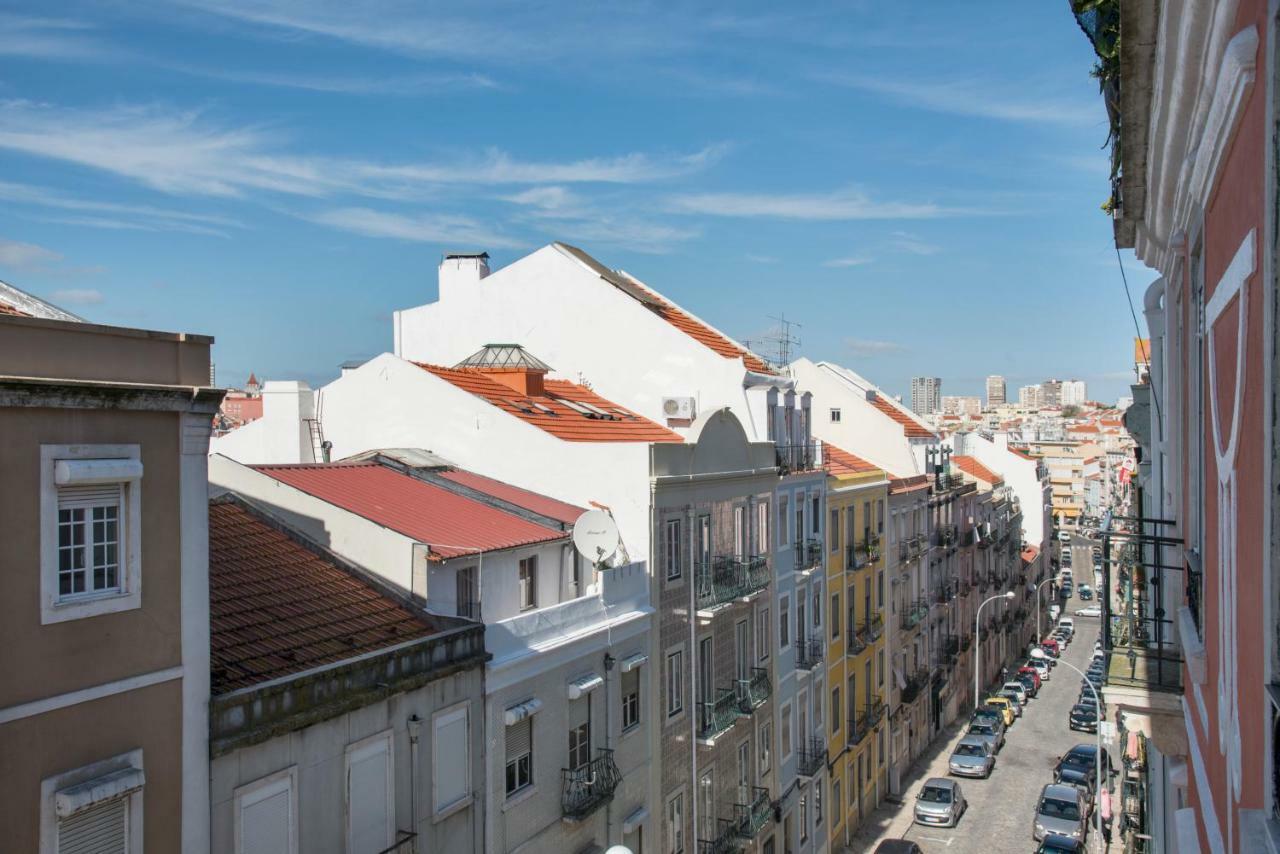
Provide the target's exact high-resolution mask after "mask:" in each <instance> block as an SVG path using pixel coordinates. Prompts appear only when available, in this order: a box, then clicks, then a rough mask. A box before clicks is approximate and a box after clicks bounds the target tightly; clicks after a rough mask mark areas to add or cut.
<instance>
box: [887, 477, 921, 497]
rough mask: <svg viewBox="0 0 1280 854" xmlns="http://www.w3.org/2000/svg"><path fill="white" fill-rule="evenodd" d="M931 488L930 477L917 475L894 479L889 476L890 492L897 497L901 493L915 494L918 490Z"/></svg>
mask: <svg viewBox="0 0 1280 854" xmlns="http://www.w3.org/2000/svg"><path fill="white" fill-rule="evenodd" d="M928 488H929V476H928V475H927V474H916V475H911V476H910V477H894V476H893V475H889V492H891V493H893V494H894V495H897V494H898V493H901V492H915V491H916V490H917V489H928Z"/></svg>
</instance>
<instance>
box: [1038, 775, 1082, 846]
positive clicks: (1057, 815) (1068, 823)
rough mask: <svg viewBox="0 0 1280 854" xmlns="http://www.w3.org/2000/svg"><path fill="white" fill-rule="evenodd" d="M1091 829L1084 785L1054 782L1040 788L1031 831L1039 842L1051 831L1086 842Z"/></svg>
mask: <svg viewBox="0 0 1280 854" xmlns="http://www.w3.org/2000/svg"><path fill="white" fill-rule="evenodd" d="M1088 831H1089V799H1088V798H1087V797H1086V796H1085V792H1084V789H1082V788H1080V787H1079V786H1072V785H1070V784H1067V783H1050V784H1049V785H1047V786H1045V787H1044V789H1043V790H1041V792H1040V800H1039V801H1038V802H1037V804H1036V815H1035V819H1034V820H1033V821H1032V824H1031V835H1032V836H1034V837H1035V840H1036V841H1037V842H1039V841H1040V840H1042V839H1044V838H1045V836H1046V835H1048V834H1051V833H1053V834H1057V835H1058V836H1065V837H1067V838H1068V839H1076V840H1079V841H1080V842H1081V843H1083V842H1084V837H1085V834H1086V833H1087V832H1088Z"/></svg>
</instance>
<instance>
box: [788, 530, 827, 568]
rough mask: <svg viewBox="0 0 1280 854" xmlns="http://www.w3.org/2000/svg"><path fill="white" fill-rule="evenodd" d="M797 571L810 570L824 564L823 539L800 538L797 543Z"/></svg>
mask: <svg viewBox="0 0 1280 854" xmlns="http://www.w3.org/2000/svg"><path fill="white" fill-rule="evenodd" d="M795 550H796V572H808V571H809V570H811V569H814V568H815V567H818V566H821V565H822V540H816V539H812V538H811V539H807V540H800V541H798V542H797V543H796V544H795Z"/></svg>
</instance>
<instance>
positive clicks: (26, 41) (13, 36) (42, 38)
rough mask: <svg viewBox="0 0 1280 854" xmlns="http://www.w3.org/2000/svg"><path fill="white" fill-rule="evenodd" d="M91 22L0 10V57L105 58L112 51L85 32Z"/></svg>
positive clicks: (88, 29) (91, 27)
mask: <svg viewBox="0 0 1280 854" xmlns="http://www.w3.org/2000/svg"><path fill="white" fill-rule="evenodd" d="M92 29H93V26H92V25H91V24H88V23H86V22H84V21H77V20H72V19H68V18H44V17H36V16H32V15H17V14H11V13H8V12H0V56H10V57H20V58H25V59H52V60H85V59H104V58H106V57H108V56H110V55H112V54H113V53H114V51H113V50H111V49H110V48H108V47H107V46H105V45H103V44H101V43H100V42H98V41H97V40H96V39H94V38H93V37H92V36H90V35H88V33H89V31H90V30H92Z"/></svg>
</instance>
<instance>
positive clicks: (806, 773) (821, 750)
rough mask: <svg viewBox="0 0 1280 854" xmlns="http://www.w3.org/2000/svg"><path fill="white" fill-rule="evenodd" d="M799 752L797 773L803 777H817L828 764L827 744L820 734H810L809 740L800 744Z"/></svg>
mask: <svg viewBox="0 0 1280 854" xmlns="http://www.w3.org/2000/svg"><path fill="white" fill-rule="evenodd" d="M799 753H800V757H799V760H798V761H797V762H796V774H798V775H799V776H801V777H805V778H812V777H816V776H817V775H818V772H819V771H821V770H822V768H823V767H824V766H825V765H826V764H827V745H826V744H825V743H824V742H823V741H822V739H821V738H820V737H818V736H810V738H809V740H808V741H807V742H805V743H804V744H802V745H801V746H800V750H799Z"/></svg>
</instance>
